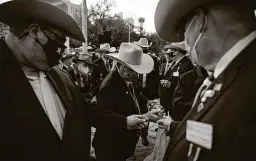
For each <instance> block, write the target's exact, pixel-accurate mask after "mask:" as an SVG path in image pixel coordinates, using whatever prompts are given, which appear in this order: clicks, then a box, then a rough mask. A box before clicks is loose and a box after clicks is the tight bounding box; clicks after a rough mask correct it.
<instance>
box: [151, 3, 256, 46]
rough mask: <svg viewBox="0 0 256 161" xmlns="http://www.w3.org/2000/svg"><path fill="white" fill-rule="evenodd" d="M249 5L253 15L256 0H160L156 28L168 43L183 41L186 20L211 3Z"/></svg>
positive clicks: (157, 8)
mask: <svg viewBox="0 0 256 161" xmlns="http://www.w3.org/2000/svg"><path fill="white" fill-rule="evenodd" d="M214 2H215V3H219V2H221V3H226V4H235V3H237V4H238V3H239V4H241V5H247V6H249V5H250V6H249V7H251V9H252V13H253V11H254V9H255V7H256V5H255V4H256V3H255V0H159V2H158V5H157V7H156V11H155V18H154V19H155V28H156V32H157V34H158V36H159V37H160V38H161V39H163V40H164V41H167V42H175V41H183V40H184V32H185V23H186V19H187V18H188V17H189V16H191V14H193V11H194V10H195V9H196V8H198V7H201V6H204V5H206V4H210V3H214Z"/></svg>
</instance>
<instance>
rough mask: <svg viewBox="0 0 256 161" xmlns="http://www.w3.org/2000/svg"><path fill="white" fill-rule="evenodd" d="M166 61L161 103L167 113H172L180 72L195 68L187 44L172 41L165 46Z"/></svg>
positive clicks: (161, 84)
mask: <svg viewBox="0 0 256 161" xmlns="http://www.w3.org/2000/svg"><path fill="white" fill-rule="evenodd" d="M163 52H164V53H165V58H166V63H164V64H163V65H162V67H161V70H160V76H161V81H160V87H159V95H160V104H161V105H162V106H163V107H164V109H165V112H166V114H167V115H168V114H170V115H171V112H172V111H171V109H172V97H173V93H174V90H175V88H176V86H177V82H178V78H179V76H180V74H183V73H185V72H187V71H190V70H192V69H193V64H192V63H191V61H190V60H189V59H188V57H187V56H186V50H185V44H184V42H180V43H171V44H169V45H167V46H165V47H164V49H163Z"/></svg>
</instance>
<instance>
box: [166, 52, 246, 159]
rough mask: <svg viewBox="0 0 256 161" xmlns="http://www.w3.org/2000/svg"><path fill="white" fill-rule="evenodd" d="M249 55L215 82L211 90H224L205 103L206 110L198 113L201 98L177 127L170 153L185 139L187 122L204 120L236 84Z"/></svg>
mask: <svg viewBox="0 0 256 161" xmlns="http://www.w3.org/2000/svg"><path fill="white" fill-rule="evenodd" d="M245 52H246V51H245ZM248 55H249V53H241V54H240V55H239V56H238V57H237V58H236V59H235V60H234V61H233V62H232V63H231V64H230V65H229V66H228V68H227V69H226V70H225V71H224V72H223V73H222V74H221V75H220V76H219V78H217V79H216V80H214V81H213V83H212V85H211V86H210V87H209V89H213V88H214V86H215V85H216V84H222V88H221V90H220V91H216V93H215V95H214V96H213V97H212V98H208V99H207V101H206V103H204V109H203V110H202V111H201V112H197V107H198V105H199V104H200V103H201V98H200V99H198V100H197V103H196V105H195V107H194V108H193V109H191V110H190V112H189V113H188V114H187V115H186V117H185V118H184V119H183V121H182V122H181V123H180V125H179V126H178V127H177V130H176V131H175V133H174V135H173V138H174V140H172V141H171V146H169V147H168V148H167V150H168V151H170V150H171V149H172V148H173V147H175V145H176V144H177V143H178V142H179V140H181V139H182V138H183V137H185V132H186V122H187V120H196V121H197V120H200V119H202V117H203V116H204V115H205V114H207V112H208V111H209V110H210V109H211V108H212V107H213V105H214V103H216V102H217V101H218V100H219V99H220V97H221V96H222V95H223V94H224V93H225V91H226V90H227V89H228V87H229V86H230V85H231V84H232V82H234V80H235V78H236V76H237V75H238V73H239V69H240V68H241V67H242V66H243V65H244V64H245V62H246V60H247V59H248ZM169 154H170V153H169Z"/></svg>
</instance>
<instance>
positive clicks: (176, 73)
mask: <svg viewBox="0 0 256 161" xmlns="http://www.w3.org/2000/svg"><path fill="white" fill-rule="evenodd" d="M179 75H180V73H179V72H173V74H172V76H174V77H178V76H179Z"/></svg>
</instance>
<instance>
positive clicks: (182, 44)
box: [163, 41, 186, 53]
mask: <svg viewBox="0 0 256 161" xmlns="http://www.w3.org/2000/svg"><path fill="white" fill-rule="evenodd" d="M172 49H175V50H180V51H184V52H185V51H186V46H185V42H184V41H182V42H175V43H171V44H168V45H166V46H165V47H164V48H163V51H164V53H171V51H172Z"/></svg>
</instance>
